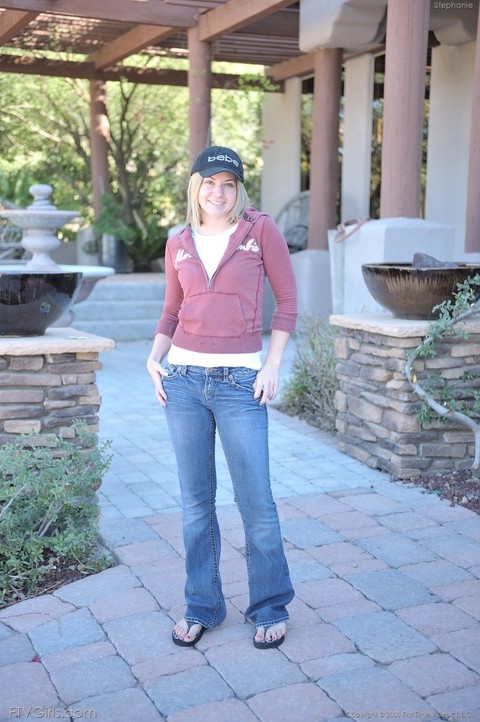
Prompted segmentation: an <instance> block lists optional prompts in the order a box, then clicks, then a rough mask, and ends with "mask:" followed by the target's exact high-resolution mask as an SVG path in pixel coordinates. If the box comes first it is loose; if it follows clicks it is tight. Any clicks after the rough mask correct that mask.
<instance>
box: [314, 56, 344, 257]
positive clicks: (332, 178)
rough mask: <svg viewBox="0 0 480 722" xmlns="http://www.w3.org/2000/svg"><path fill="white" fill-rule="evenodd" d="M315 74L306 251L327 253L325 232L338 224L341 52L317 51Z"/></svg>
mask: <svg viewBox="0 0 480 722" xmlns="http://www.w3.org/2000/svg"><path fill="white" fill-rule="evenodd" d="M314 72H315V86H314V98H313V131H312V148H311V165H310V199H311V200H310V218H309V231H308V247H309V248H320V249H325V250H326V249H327V248H328V235H327V231H328V230H329V228H335V226H336V224H337V218H336V206H337V188H338V175H339V164H338V130H339V114H340V94H341V79H342V50H341V49H340V48H322V49H321V50H316V51H315V59H314Z"/></svg>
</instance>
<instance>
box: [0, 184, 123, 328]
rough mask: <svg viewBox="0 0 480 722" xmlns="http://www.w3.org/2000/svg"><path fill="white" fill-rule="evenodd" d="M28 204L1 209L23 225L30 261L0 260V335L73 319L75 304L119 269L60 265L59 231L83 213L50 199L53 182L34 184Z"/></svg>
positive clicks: (18, 224)
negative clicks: (57, 255) (57, 253)
mask: <svg viewBox="0 0 480 722" xmlns="http://www.w3.org/2000/svg"><path fill="white" fill-rule="evenodd" d="M29 190H30V193H31V195H32V196H33V198H34V201H33V203H32V204H31V205H30V206H28V208H18V209H17V208H15V209H7V210H0V217H2V218H5V219H7V220H8V221H9V222H10V223H12V224H13V225H15V226H16V227H18V228H21V229H22V231H23V237H22V240H21V245H22V247H23V248H24V249H25V250H26V251H28V252H29V253H30V254H31V258H30V259H29V260H27V261H21V262H20V263H19V262H18V261H16V262H10V263H8V262H5V263H2V264H0V336H35V335H41V334H44V333H45V330H46V328H48V327H49V326H51V325H53V324H58V325H64V326H67V325H70V323H71V322H72V319H73V314H72V312H71V307H72V306H73V304H74V303H80V301H83V300H85V299H86V298H87V297H88V296H89V295H90V293H91V292H92V290H93V288H94V286H95V284H96V283H97V281H99V280H100V279H102V278H105V277H106V276H110V275H112V274H113V273H115V269H113V268H110V267H106V266H87V265H86V266H79V265H73V264H72V265H59V264H57V263H56V262H55V261H54V260H53V258H51V256H50V253H51V252H52V251H53V250H55V249H56V248H58V247H59V246H60V245H61V241H60V240H59V238H58V237H57V235H56V232H57V231H58V230H59V229H60V228H61V227H62V226H64V225H65V224H66V223H68V222H69V221H72V220H73V219H74V218H77V217H78V215H79V214H78V212H77V211H68V210H67V211H65V210H59V209H58V208H56V206H54V205H53V204H52V203H51V201H50V195H51V193H52V187H51V186H49V185H47V184H36V185H33V186H31V187H30V189H29Z"/></svg>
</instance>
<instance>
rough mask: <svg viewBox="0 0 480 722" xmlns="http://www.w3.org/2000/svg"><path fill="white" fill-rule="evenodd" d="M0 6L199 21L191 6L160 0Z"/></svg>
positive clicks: (17, 0)
mask: <svg viewBox="0 0 480 722" xmlns="http://www.w3.org/2000/svg"><path fill="white" fill-rule="evenodd" d="M0 8H6V9H9V10H28V11H31V12H37V13H52V14H54V15H55V14H58V15H70V16H75V17H80V18H88V19H91V18H94V19H95V20H110V21H112V20H115V21H117V22H118V21H119V20H120V21H122V22H125V23H139V24H146V25H169V26H171V27H177V28H188V27H193V26H194V25H195V24H196V18H195V15H196V13H195V12H194V10H192V8H190V7H188V6H186V5H177V4H173V3H165V2H159V1H158V0H0Z"/></svg>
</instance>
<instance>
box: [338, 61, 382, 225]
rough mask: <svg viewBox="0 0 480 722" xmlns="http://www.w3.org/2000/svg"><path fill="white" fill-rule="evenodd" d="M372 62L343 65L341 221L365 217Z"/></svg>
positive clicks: (367, 190) (368, 187)
mask: <svg viewBox="0 0 480 722" xmlns="http://www.w3.org/2000/svg"><path fill="white" fill-rule="evenodd" d="M374 62H375V61H374V58H373V55H370V53H366V54H365V55H361V56H360V57H358V58H352V59H351V60H347V61H346V63H345V75H344V96H345V105H344V119H343V161H342V211H341V220H342V221H347V220H350V219H352V218H359V217H361V216H366V215H369V213H370V167H371V157H372V113H373V111H372V102H373V73H374Z"/></svg>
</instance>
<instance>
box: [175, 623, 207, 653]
mask: <svg viewBox="0 0 480 722" xmlns="http://www.w3.org/2000/svg"><path fill="white" fill-rule="evenodd" d="M195 624H198V622H187V627H188V628H187V634H188V633H189V632H190V630H191V628H192V627H193V626H194V625H195ZM205 629H206V627H201V628H200V631H199V633H198V634H197V636H196V637H194V638H193V639H191V640H190V641H189V642H186V641H185V640H184V639H180V637H177V635H176V633H175V630H173V631H172V642H173V643H174V644H176V645H177V646H178V647H193V646H194V645H195V644H196V643H197V642H199V641H200V640H201V638H202V637H203V633H204V631H205Z"/></svg>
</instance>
